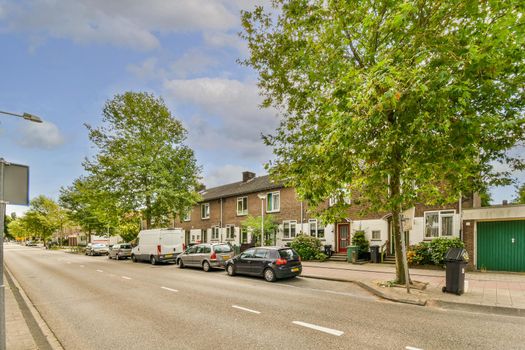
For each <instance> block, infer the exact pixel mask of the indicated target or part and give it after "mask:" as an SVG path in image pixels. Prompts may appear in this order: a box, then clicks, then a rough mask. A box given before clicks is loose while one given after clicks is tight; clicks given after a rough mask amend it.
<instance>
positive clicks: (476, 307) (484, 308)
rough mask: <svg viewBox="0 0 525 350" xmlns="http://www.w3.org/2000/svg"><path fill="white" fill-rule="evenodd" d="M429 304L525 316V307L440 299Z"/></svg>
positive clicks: (463, 309)
mask: <svg viewBox="0 0 525 350" xmlns="http://www.w3.org/2000/svg"><path fill="white" fill-rule="evenodd" d="M429 304H432V306H436V307H439V308H442V309H447V310H459V311H468V312H476V313H485V314H496V315H502V316H515V317H525V309H520V308H513V307H506V306H492V305H481V304H468V303H458V302H454V301H444V300H440V299H431V300H429Z"/></svg>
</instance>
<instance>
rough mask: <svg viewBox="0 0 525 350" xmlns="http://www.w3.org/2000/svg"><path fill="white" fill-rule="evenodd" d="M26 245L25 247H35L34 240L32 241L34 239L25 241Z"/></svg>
mask: <svg viewBox="0 0 525 350" xmlns="http://www.w3.org/2000/svg"><path fill="white" fill-rule="evenodd" d="M26 246H27V247H36V242H34V241H27V242H26Z"/></svg>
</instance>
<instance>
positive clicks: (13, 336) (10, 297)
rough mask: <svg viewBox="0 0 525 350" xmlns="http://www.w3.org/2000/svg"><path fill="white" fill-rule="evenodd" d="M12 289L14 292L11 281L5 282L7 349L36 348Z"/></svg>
mask: <svg viewBox="0 0 525 350" xmlns="http://www.w3.org/2000/svg"><path fill="white" fill-rule="evenodd" d="M6 282H7V281H6ZM12 288H13V289H12ZM13 290H14V291H15V292H16V287H15V286H14V285H12V284H11V283H6V284H5V328H6V346H7V349H9V350H33V349H38V347H37V346H36V344H35V342H34V340H33V336H32V335H31V331H30V330H29V327H28V325H27V323H26V320H25V318H24V315H23V314H22V310H21V309H20V307H19V305H18V302H17V300H16V298H15V295H14V294H13Z"/></svg>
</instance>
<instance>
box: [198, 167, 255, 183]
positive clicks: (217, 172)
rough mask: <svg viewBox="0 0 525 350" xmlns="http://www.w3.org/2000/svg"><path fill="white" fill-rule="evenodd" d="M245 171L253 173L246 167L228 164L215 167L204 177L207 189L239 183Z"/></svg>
mask: <svg viewBox="0 0 525 350" xmlns="http://www.w3.org/2000/svg"><path fill="white" fill-rule="evenodd" d="M243 171H252V170H251V169H246V167H243V166H239V165H232V164H226V165H223V166H219V167H214V168H213V169H212V170H211V171H210V172H208V173H207V174H206V175H205V176H204V184H205V185H206V187H207V188H211V187H216V186H221V185H225V184H229V183H232V182H239V181H241V180H242V172H243Z"/></svg>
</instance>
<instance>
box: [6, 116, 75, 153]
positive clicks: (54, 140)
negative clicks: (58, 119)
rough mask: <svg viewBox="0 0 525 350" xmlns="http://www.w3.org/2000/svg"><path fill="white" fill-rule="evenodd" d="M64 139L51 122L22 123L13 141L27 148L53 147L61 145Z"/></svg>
mask: <svg viewBox="0 0 525 350" xmlns="http://www.w3.org/2000/svg"><path fill="white" fill-rule="evenodd" d="M64 141H65V139H64V137H63V136H62V134H61V133H60V130H59V129H58V127H57V126H56V125H55V124H53V123H51V122H43V123H23V124H22V126H21V127H20V128H19V131H18V133H17V137H16V138H15V142H16V143H17V144H18V145H20V146H22V147H27V148H43V149H53V148H57V147H59V146H61V145H62V144H63V143H64Z"/></svg>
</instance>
